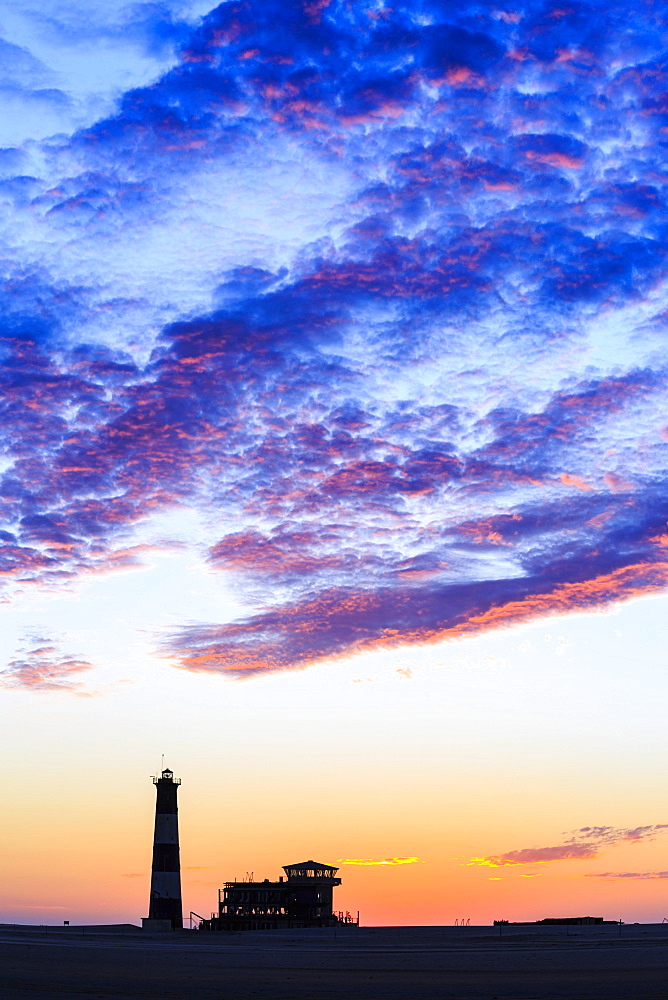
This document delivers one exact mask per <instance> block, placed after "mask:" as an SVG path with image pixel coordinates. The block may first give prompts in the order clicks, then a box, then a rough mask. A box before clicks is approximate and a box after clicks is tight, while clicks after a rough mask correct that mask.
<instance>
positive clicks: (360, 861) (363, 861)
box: [337, 858, 422, 865]
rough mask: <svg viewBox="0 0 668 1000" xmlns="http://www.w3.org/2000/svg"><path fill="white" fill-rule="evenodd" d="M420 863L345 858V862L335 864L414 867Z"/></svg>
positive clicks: (387, 859)
mask: <svg viewBox="0 0 668 1000" xmlns="http://www.w3.org/2000/svg"><path fill="white" fill-rule="evenodd" d="M418 863H422V859H421V858H382V859H381V860H380V861H375V860H374V859H373V858H346V859H345V861H344V860H343V859H342V858H339V860H338V862H337V864H340V865H414V864H418Z"/></svg>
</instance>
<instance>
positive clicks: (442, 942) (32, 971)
mask: <svg viewBox="0 0 668 1000" xmlns="http://www.w3.org/2000/svg"><path fill="white" fill-rule="evenodd" d="M517 930H518V932H516V933H511V932H509V931H506V930H505V929H504V932H503V936H501V937H499V934H498V932H497V931H493V930H492V929H491V928H473V927H471V928H468V927H467V928H459V929H457V928H435V927H425V928H360V929H359V930H354V929H348V930H346V931H343V930H339V931H338V933H337V934H336V935H335V934H334V933H333V932H332V931H329V930H327V931H291V932H267V931H265V932H264V933H262V932H258V933H252V934H243V935H233V936H219V935H204V934H188V933H184V934H170V935H147V934H143V933H142V932H141V931H138V930H135V929H134V928H131V927H126V928H118V929H117V930H116V931H115V932H110V931H106V932H105V931H103V930H102V929H93V928H74V927H73V928H67V929H65V930H63V929H62V928H49V929H48V930H47V929H38V928H22V929H14V928H12V927H0V998H1V1000H13V998H16V1000H19V998H20V1000H56V998H57V1000H66V998H67V1000H69V998H72V1000H76V998H88V1000H102V998H104V1000H111V998H113V1000H126V998H127V1000H135V998H140V997H142V998H147V997H148V998H152V1000H177V998H178V1000H182V998H183V1000H185V998H193V1000H250V998H251V997H252V998H257V1000H264V998H272V1000H460V998H461V1000H494V998H496V1000H571V998H573V1000H599V998H601V1000H602V998H605V1000H658V998H661V1000H668V925H663V927H662V926H661V925H640V926H638V925H635V926H632V927H624V928H622V931H621V933H620V931H619V929H618V928H606V929H605V930H603V931H598V930H597V929H595V928H583V929H582V932H581V933H578V932H577V929H571V930H570V931H569V932H568V933H567V932H566V930H565V928H559V930H558V931H555V929H551V930H552V933H542V934H541V933H536V934H534V933H526V931H525V932H523V933H519V929H517Z"/></svg>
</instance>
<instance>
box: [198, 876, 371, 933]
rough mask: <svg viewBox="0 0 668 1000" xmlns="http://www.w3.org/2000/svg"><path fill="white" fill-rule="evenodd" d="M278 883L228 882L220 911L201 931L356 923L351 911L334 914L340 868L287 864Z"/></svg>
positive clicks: (220, 897) (220, 896) (204, 922)
mask: <svg viewBox="0 0 668 1000" xmlns="http://www.w3.org/2000/svg"><path fill="white" fill-rule="evenodd" d="M283 871H284V872H285V875H284V876H281V877H280V878H279V879H278V881H277V882H271V881H270V880H269V879H264V881H262V882H254V881H253V880H252V876H251V877H250V878H249V879H247V880H246V881H241V882H226V883H225V886H224V888H222V889H219V890H218V913H217V914H212V916H211V919H210V920H202V922H201V923H200V929H201V930H209V931H250V930H272V929H277V928H279V927H333V926H336V925H337V924H340V923H346V924H351V923H357V921H356V920H353V918H352V917H351V916H350V914H343V913H335V912H334V909H333V895H334V888H335V887H336V886H337V885H341V879H340V878H337V877H336V873H337V871H338V868H333V867H332V866H331V865H323V864H320V863H319V862H318V861H302V862H301V863H299V864H296V865H284V867H283Z"/></svg>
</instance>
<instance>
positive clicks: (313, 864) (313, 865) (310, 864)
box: [283, 861, 339, 872]
mask: <svg viewBox="0 0 668 1000" xmlns="http://www.w3.org/2000/svg"><path fill="white" fill-rule="evenodd" d="M288 868H310V869H312V870H313V871H319V872H324V871H328V872H331V871H335V872H338V870H339V869H338V868H337V867H336V866H335V865H323V864H321V863H320V862H319V861H298V862H297V864H294V865H283V871H287V869H288Z"/></svg>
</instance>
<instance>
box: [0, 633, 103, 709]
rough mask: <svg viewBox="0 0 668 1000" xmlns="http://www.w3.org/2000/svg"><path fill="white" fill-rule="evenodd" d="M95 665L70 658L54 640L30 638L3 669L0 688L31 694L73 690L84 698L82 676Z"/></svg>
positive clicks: (0, 673)
mask: <svg viewBox="0 0 668 1000" xmlns="http://www.w3.org/2000/svg"><path fill="white" fill-rule="evenodd" d="M92 667H93V665H92V663H89V662H88V661H87V660H82V659H77V658H76V657H74V656H69V655H67V654H65V653H63V652H61V650H60V649H59V648H58V644H57V643H55V642H54V641H53V640H52V639H50V638H46V637H44V636H41V635H36V634H32V635H30V636H28V637H27V638H26V639H25V640H24V642H23V645H22V648H21V649H20V650H19V651H18V652H17V654H16V655H15V657H14V659H11V660H10V661H9V663H8V664H7V666H6V667H5V668H4V669H3V670H0V686H2V687H8V688H23V689H25V690H29V691H70V692H72V693H74V694H78V695H82V694H86V692H84V691H83V689H82V684H81V681H80V680H79V674H81V673H84V672H85V671H88V670H91V669H92Z"/></svg>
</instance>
